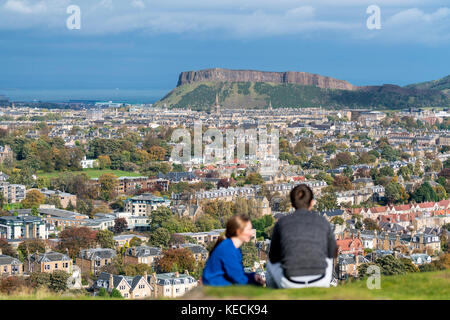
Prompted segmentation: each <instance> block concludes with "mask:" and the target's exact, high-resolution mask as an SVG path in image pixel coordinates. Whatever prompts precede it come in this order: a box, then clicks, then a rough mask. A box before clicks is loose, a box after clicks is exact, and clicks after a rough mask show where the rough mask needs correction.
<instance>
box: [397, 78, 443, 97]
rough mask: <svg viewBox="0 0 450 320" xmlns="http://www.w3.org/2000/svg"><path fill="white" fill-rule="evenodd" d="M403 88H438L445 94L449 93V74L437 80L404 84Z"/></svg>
mask: <svg viewBox="0 0 450 320" xmlns="http://www.w3.org/2000/svg"><path fill="white" fill-rule="evenodd" d="M405 88H409V89H432V90H440V91H443V92H445V93H447V94H450V75H448V76H446V77H444V78H441V79H437V80H432V81H426V82H421V83H413V84H410V85H407V86H405Z"/></svg>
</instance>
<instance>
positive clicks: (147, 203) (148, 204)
mask: <svg viewBox="0 0 450 320" xmlns="http://www.w3.org/2000/svg"><path fill="white" fill-rule="evenodd" d="M160 206H166V207H169V206H170V200H167V199H164V198H162V197H157V196H154V195H153V194H151V193H143V194H141V195H138V196H134V197H132V198H128V199H126V200H125V211H127V212H131V214H132V215H133V216H150V213H151V212H152V211H153V210H156V209H157V208H158V207H160Z"/></svg>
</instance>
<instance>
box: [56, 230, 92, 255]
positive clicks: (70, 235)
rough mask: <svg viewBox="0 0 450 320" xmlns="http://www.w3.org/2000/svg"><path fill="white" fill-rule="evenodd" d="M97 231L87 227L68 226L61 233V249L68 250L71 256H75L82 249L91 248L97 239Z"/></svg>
mask: <svg viewBox="0 0 450 320" xmlns="http://www.w3.org/2000/svg"><path fill="white" fill-rule="evenodd" d="M96 236H97V233H96V231H93V230H91V229H89V228H87V227H71V228H66V229H64V230H63V231H62V232H61V233H60V236H59V238H60V240H61V241H60V243H59V249H60V250H62V251H66V250H67V251H68V254H69V256H70V257H71V258H75V257H76V256H77V255H78V253H79V252H80V249H85V248H91V247H93V246H94V245H95V242H96V241H97V237H96Z"/></svg>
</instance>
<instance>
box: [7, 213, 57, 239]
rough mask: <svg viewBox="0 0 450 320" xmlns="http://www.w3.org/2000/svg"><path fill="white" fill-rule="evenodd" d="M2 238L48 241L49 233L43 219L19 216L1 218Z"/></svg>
mask: <svg viewBox="0 0 450 320" xmlns="http://www.w3.org/2000/svg"><path fill="white" fill-rule="evenodd" d="M0 238H5V239H8V240H15V239H47V238H48V233H47V228H46V225H45V222H44V220H43V219H42V218H41V217H35V216H27V215H19V216H2V217H0Z"/></svg>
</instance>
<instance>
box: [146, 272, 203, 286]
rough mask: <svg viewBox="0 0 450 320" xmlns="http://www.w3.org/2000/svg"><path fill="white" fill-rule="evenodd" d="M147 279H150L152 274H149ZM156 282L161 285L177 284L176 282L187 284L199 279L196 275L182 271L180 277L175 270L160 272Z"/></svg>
mask: <svg viewBox="0 0 450 320" xmlns="http://www.w3.org/2000/svg"><path fill="white" fill-rule="evenodd" d="M147 277H148V278H147V281H150V277H151V276H150V275H149V276H147ZM156 279H157V280H156V282H157V283H158V284H159V285H161V286H168V285H175V284H187V283H195V282H197V280H195V279H194V277H192V276H190V275H187V274H184V273H180V274H179V275H178V277H175V273H174V272H170V273H158V274H156Z"/></svg>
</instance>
